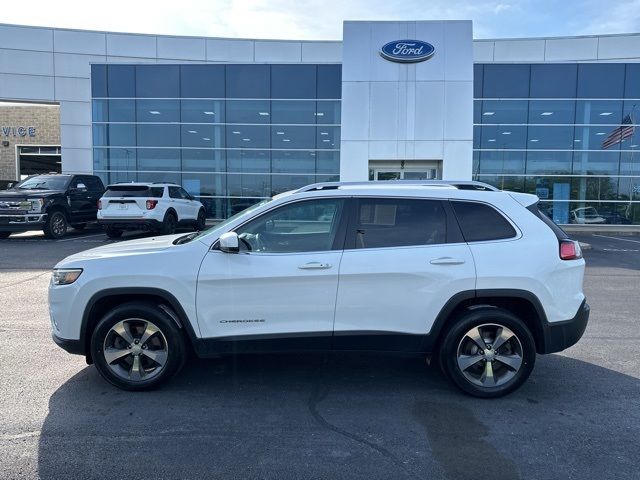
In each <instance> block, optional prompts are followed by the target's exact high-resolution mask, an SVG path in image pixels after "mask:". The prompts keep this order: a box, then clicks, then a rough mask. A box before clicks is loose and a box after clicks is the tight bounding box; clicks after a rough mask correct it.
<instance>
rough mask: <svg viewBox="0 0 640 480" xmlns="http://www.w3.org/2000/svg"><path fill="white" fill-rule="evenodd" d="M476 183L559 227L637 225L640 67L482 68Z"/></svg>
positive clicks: (477, 91) (477, 84)
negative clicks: (524, 198)
mask: <svg viewBox="0 0 640 480" xmlns="http://www.w3.org/2000/svg"><path fill="white" fill-rule="evenodd" d="M474 68H475V74H474V135H473V137H474V153H473V172H474V179H476V180H480V181H484V182H487V183H490V184H493V185H496V186H497V187H499V188H504V189H508V190H514V191H521V192H527V193H534V194H537V195H538V196H539V197H540V199H541V203H540V204H541V207H542V208H543V209H544V210H546V212H547V213H548V214H549V216H550V217H551V218H552V219H553V220H554V221H555V222H556V223H560V224H567V223H582V224H585V223H589V224H605V223H610V224H640V131H639V130H638V128H637V125H636V124H639V123H640V64H637V63H635V64H622V63H585V64H575V63H572V64H476V65H475V67H474Z"/></svg>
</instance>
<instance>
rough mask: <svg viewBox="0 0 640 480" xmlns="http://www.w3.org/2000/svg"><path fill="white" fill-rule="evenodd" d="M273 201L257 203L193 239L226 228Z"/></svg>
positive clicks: (269, 199) (265, 200) (266, 200)
mask: <svg viewBox="0 0 640 480" xmlns="http://www.w3.org/2000/svg"><path fill="white" fill-rule="evenodd" d="M272 200H273V198H266V199H264V200H262V201H261V202H258V203H255V204H253V205H251V206H250V207H249V208H245V209H244V210H242V211H241V212H238V213H236V214H235V215H233V216H231V217H229V218H227V219H226V220H223V221H222V222H220V223H218V224H216V225H213V226H212V227H209V228H207V229H206V230H203V231H201V232H200V233H199V234H198V235H196V236H194V237H193V239H196V238H202V237H204V236H205V235H209V233H211V232H212V231H214V230H217V229H219V228H224V227H225V226H227V225H229V224H230V223H232V222H233V221H235V220H236V219H238V218H240V217H242V216H244V215H247V214H249V213H251V212H253V211H254V210H256V209H257V208H258V207H261V206H262V205H264V204H266V203H269V202H270V201H272Z"/></svg>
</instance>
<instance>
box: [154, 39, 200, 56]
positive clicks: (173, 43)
mask: <svg viewBox="0 0 640 480" xmlns="http://www.w3.org/2000/svg"><path fill="white" fill-rule="evenodd" d="M158 57H160V58H172V59H180V60H205V39H204V38H181V37H158Z"/></svg>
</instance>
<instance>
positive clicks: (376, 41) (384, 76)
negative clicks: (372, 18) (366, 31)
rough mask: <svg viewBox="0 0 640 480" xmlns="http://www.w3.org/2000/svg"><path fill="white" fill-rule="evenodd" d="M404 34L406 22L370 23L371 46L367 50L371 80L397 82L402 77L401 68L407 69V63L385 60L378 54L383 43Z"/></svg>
mask: <svg viewBox="0 0 640 480" xmlns="http://www.w3.org/2000/svg"><path fill="white" fill-rule="evenodd" d="M406 36H407V26H406V23H391V22H380V23H372V24H371V48H370V49H369V52H368V53H369V58H370V59H371V72H370V80H371V81H374V82H375V81H387V82H394V81H395V82H397V81H400V80H402V79H403V78H402V77H401V70H402V71H406V70H408V68H407V65H401V64H399V63H396V62H390V61H389V60H385V59H384V58H382V56H381V55H380V48H382V46H383V45H384V44H385V43H388V42H391V41H393V40H401V39H403V38H406ZM403 67H404V68H403Z"/></svg>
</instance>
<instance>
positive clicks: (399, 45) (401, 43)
mask: <svg viewBox="0 0 640 480" xmlns="http://www.w3.org/2000/svg"><path fill="white" fill-rule="evenodd" d="M435 51H436V49H435V48H433V45H431V44H430V43H427V42H423V41H421V40H394V41H393V42H389V43H386V44H384V45H383V46H382V48H381V49H380V55H382V58H386V59H387V60H390V61H392V62H400V63H415V62H424V61H425V60H427V59H429V58H431V57H432V56H433V54H434V53H435Z"/></svg>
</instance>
